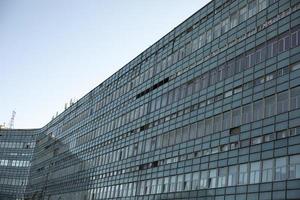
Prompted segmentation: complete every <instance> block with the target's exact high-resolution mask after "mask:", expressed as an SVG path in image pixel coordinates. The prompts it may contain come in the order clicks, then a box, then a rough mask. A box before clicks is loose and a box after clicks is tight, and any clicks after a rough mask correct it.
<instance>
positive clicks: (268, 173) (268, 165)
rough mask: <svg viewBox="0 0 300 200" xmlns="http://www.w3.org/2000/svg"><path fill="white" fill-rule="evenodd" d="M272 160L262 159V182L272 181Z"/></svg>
mask: <svg viewBox="0 0 300 200" xmlns="http://www.w3.org/2000/svg"><path fill="white" fill-rule="evenodd" d="M272 171H273V160H264V161H262V179H261V181H262V182H270V181H272Z"/></svg>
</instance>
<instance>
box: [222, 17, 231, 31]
mask: <svg viewBox="0 0 300 200" xmlns="http://www.w3.org/2000/svg"><path fill="white" fill-rule="evenodd" d="M229 23H230V20H229V17H227V18H226V19H224V20H223V21H222V33H225V32H227V31H228V30H229Z"/></svg>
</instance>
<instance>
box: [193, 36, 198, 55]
mask: <svg viewBox="0 0 300 200" xmlns="http://www.w3.org/2000/svg"><path fill="white" fill-rule="evenodd" d="M198 47H199V41H198V38H196V39H194V40H193V44H192V51H193V52H194V51H196V50H197V49H198Z"/></svg>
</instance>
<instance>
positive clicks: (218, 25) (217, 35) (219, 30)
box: [214, 23, 221, 38]
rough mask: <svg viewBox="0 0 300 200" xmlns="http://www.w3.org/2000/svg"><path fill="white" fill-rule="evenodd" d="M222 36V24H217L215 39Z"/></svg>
mask: <svg viewBox="0 0 300 200" xmlns="http://www.w3.org/2000/svg"><path fill="white" fill-rule="evenodd" d="M219 36H221V23H219V24H217V25H216V26H215V28H214V38H217V37H219Z"/></svg>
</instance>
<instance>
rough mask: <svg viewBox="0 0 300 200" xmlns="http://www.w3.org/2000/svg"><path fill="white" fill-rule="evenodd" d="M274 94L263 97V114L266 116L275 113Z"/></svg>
mask: <svg viewBox="0 0 300 200" xmlns="http://www.w3.org/2000/svg"><path fill="white" fill-rule="evenodd" d="M275 109H276V107H275V95H272V96H270V97H267V98H266V99H265V115H266V117H270V116H273V115H274V114H275Z"/></svg>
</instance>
